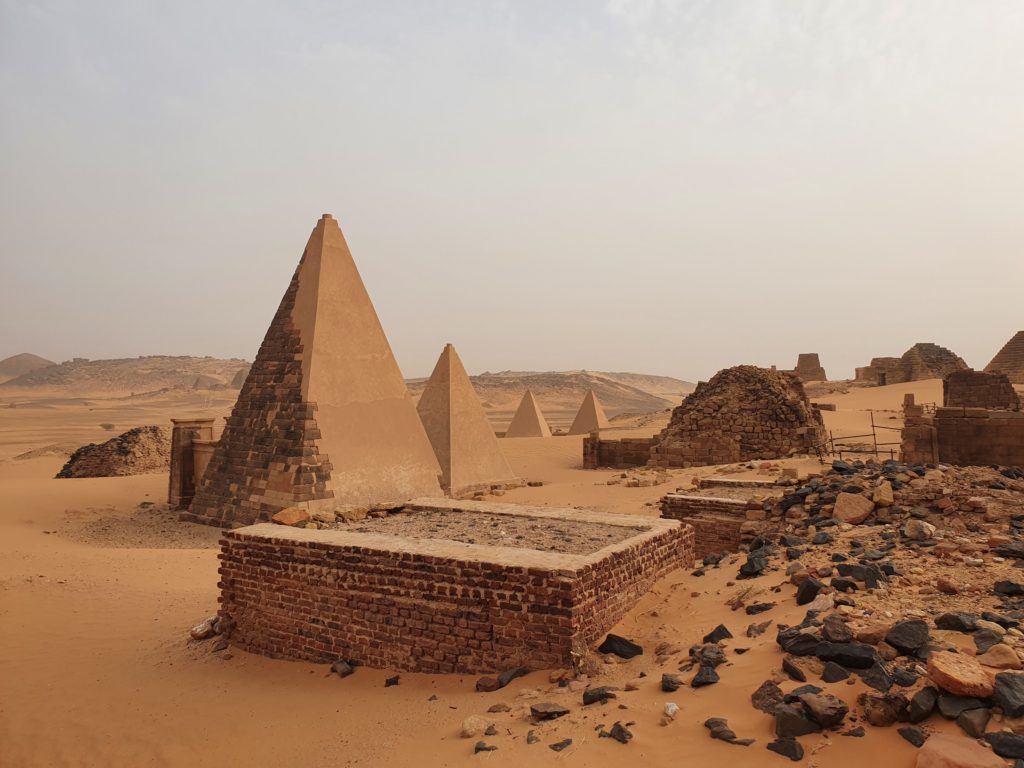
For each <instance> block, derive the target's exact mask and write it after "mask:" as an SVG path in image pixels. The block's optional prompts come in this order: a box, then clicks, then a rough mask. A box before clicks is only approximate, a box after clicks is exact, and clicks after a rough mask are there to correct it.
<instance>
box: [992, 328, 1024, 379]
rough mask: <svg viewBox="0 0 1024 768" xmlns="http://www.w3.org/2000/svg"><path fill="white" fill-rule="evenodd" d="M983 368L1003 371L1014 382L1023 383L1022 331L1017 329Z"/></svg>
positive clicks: (1023, 332) (1023, 333) (1023, 354)
mask: <svg viewBox="0 0 1024 768" xmlns="http://www.w3.org/2000/svg"><path fill="white" fill-rule="evenodd" d="M985 370H986V371H987V372H989V373H996V372H998V373H1005V374H1006V375H1007V377H1009V379H1010V381H1012V382H1013V383H1014V384H1024V331H1017V333H1016V334H1014V336H1013V338H1012V339H1010V340H1009V341H1008V342H1006V344H1005V345H1004V346H1003V348H1002V349H1001V350H999V353H998V354H997V355H996V356H995V357H993V358H992V362H991V363H989V364H988V365H986V366H985Z"/></svg>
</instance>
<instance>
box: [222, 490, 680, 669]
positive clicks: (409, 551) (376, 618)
mask: <svg viewBox="0 0 1024 768" xmlns="http://www.w3.org/2000/svg"><path fill="white" fill-rule="evenodd" d="M405 516H408V521H409V525H408V526H403V525H402V518H403V517H405ZM375 522H379V526H377V529H375V527H374V523H375ZM542 531H543V533H542ZM531 539H532V540H533V541H535V542H536V543H535V544H533V545H532V546H535V547H536V548H528V547H529V546H531V544H530V541H531ZM540 547H546V548H545V549H541V548H540ZM558 550H562V551H558ZM220 560H221V567H220V574H221V580H220V588H221V598H220V601H221V609H220V610H221V615H222V616H224V617H225V618H226V619H227V620H228V626H229V627H230V630H229V631H230V639H231V642H232V643H233V644H234V645H236V646H237V647H239V648H241V649H243V650H247V651H251V652H253V653H259V654H263V655H265V656H270V657H274V658H285V659H296V660H304V661H318V662H320V661H333V660H335V659H338V658H344V659H347V660H354V661H357V662H360V663H363V664H366V665H368V666H371V667H379V668H388V669H399V670H407V671H418V672H466V673H481V672H494V671H497V670H501V669H505V668H508V667H512V666H524V667H527V668H531V669H543V668H551V667H563V666H568V665H571V664H572V663H573V662H574V660H576V659H577V658H578V657H579V655H581V654H583V653H585V652H586V650H587V649H588V648H589V647H590V646H591V645H593V644H595V643H596V642H597V641H598V640H600V639H601V637H602V636H603V635H604V633H605V632H607V631H608V629H610V628H611V627H612V626H613V625H614V624H615V623H616V622H617V621H618V620H619V619H620V618H621V617H622V616H623V615H624V614H625V613H626V612H627V611H628V610H629V609H630V607H632V606H633V605H634V603H635V602H636V601H637V600H638V599H639V598H640V597H641V596H642V595H643V594H644V593H645V592H647V591H648V590H649V589H650V587H651V585H652V584H653V583H654V582H655V581H657V580H658V579H659V578H661V577H662V576H664V575H665V574H667V573H669V572H670V571H672V570H673V569H675V568H678V567H687V568H689V567H692V565H693V561H694V551H693V529H692V528H690V527H689V526H686V525H684V524H681V523H680V522H678V521H676V520H665V519H658V518H641V517H635V516H629V515H609V514H603V513H597V512H590V511H580V510H576V509H557V508H547V507H544V508H541V507H526V506H518V505H514V504H495V503H488V502H473V501H456V500H451V499H416V500H414V501H411V502H409V503H408V504H407V505H406V506H405V507H403V508H402V509H401V510H400V511H397V512H395V513H392V514H391V515H389V516H388V517H387V518H385V519H382V520H379V521H373V520H367V521H363V522H361V523H359V524H357V525H355V526H347V527H344V528H336V529H315V530H314V529H310V530H307V529H304V528H290V527H287V526H280V525H273V524H269V523H260V524H257V525H251V526H248V527H245V528H238V529H235V530H231V531H226V532H225V534H224V538H223V539H222V540H221V554H220Z"/></svg>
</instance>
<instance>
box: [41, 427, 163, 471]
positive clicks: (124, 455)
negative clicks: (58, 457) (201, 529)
mask: <svg viewBox="0 0 1024 768" xmlns="http://www.w3.org/2000/svg"><path fill="white" fill-rule="evenodd" d="M170 466H171V433H170V430H168V429H165V428H163V427H156V426H153V427H136V428H135V429H129V430H128V431H127V432H125V433H123V434H120V435H118V436H117V437H113V438H111V439H110V440H107V441H106V442H105V443H89V444H88V445H83V446H82V447H81V448H79V449H78V450H77V451H75V452H74V453H72V454H71V457H70V458H69V459H68V460H67V463H66V464H65V465H64V466H63V468H61V470H60V472H58V473H57V477H58V478H68V477H121V476H124V475H142V474H146V473H148V472H166V471H167V470H168V468H169V467H170Z"/></svg>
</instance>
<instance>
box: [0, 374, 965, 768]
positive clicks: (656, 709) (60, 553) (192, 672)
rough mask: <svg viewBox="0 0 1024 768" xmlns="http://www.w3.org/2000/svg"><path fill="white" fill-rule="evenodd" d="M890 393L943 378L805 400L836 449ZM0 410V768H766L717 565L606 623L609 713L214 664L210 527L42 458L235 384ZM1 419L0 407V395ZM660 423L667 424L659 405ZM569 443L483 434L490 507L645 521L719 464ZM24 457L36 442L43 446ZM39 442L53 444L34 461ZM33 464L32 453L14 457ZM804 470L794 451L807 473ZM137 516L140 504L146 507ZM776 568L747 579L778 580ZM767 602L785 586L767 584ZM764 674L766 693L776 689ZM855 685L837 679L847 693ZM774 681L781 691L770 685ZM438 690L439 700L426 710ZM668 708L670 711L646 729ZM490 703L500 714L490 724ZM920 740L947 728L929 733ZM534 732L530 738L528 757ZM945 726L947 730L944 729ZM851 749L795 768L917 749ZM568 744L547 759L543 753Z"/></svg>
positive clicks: (153, 488) (753, 644)
mask: <svg viewBox="0 0 1024 768" xmlns="http://www.w3.org/2000/svg"><path fill="white" fill-rule="evenodd" d="M906 392H913V393H914V394H915V395H916V397H917V400H918V402H934V401H936V400H938V399H940V397H941V382H938V381H924V382H916V383H913V384H901V385H894V386H890V387H882V388H875V389H857V390H852V391H851V392H850V393H849V394H843V395H833V396H829V397H821V398H816V399H817V400H819V401H822V402H834V403H835V404H836V406H837V410H836V411H835V412H825V414H824V415H825V419H826V426H827V427H828V428H829V429H830V430H832V431H833V433H834V434H835V435H836V436H840V435H846V434H858V433H861V432H864V431H865V429H864V427H865V425H866V424H868V423H869V420H870V416H869V413H868V409H875V418H876V422H884V423H886V424H892V425H893V426H899V421H898V419H896V418H895V417H896V416H897V415H898V408H899V405H900V403H901V402H902V400H903V395H904V393H906ZM3 397H4V400H3V401H2V402H0V489H2V498H3V506H2V509H0V665H2V666H0V764H2V765H4V766H12V767H14V766H18V767H20V766H57V765H66V766H85V765H95V766H122V765H123V766H135V765H139V766H141V765H153V766H183V765H190V766H205V765H211V766H213V765H217V766H221V765H236V764H247V765H252V766H291V765H296V766H299V765H301V766H328V765H330V766H336V765H362V766H376V765H394V766H404V765H410V766H411V765H430V766H451V765H463V764H467V763H469V764H471V763H472V761H481V762H484V761H485V762H486V763H487V764H491V765H522V764H524V763H526V764H530V765H534V764H536V765H572V764H575V765H587V766H602V765H616V764H622V763H623V761H626V762H628V763H641V762H642V763H645V764H649V765H665V766H668V765H681V764H682V765H694V766H712V765H719V764H721V763H723V762H725V761H729V760H733V761H737V760H738V761H741V764H742V765H751V766H758V765H780V764H782V763H781V762H780V761H783V758H781V757H779V756H777V755H775V754H773V753H771V752H768V751H767V750H765V749H764V747H763V745H764V744H765V743H767V742H768V741H770V740H771V738H772V735H771V723H772V719H771V718H770V717H768V716H766V715H764V714H762V713H761V712H758V711H757V710H755V709H753V708H752V707H751V706H750V694H751V692H753V691H754V690H755V689H756V688H757V686H758V685H759V684H760V683H761V682H762V681H763V680H765V679H767V678H768V677H770V676H771V674H772V673H773V672H777V668H778V664H779V661H780V658H781V657H780V655H779V654H778V652H777V649H776V648H775V646H774V642H773V638H774V631H769V632H768V633H766V635H764V636H762V637H760V638H757V639H756V640H747V639H746V638H744V637H743V636H742V632H743V629H744V627H745V626H746V625H747V624H748V623H750V618H749V617H747V616H744V615H742V612H740V613H734V612H733V611H731V610H730V609H729V608H728V607H727V606H726V605H725V601H726V599H727V598H728V597H729V596H730V595H731V594H732V593H733V592H734V591H735V589H736V588H735V587H729V586H727V585H726V583H727V582H728V581H729V580H730V578H731V577H733V576H734V575H735V568H734V567H723V568H721V569H716V570H712V571H709V574H708V575H707V576H705V577H703V578H701V579H697V578H695V577H693V576H691V575H689V574H688V573H687V572H685V571H676V572H675V573H674V574H673V575H671V576H669V577H667V578H665V579H663V580H662V581H661V582H659V583H658V584H657V586H656V588H655V589H654V590H652V591H651V592H650V594H648V595H647V596H646V597H645V598H644V599H643V600H642V601H641V602H640V603H639V604H638V605H637V606H636V607H635V608H634V609H633V610H632V611H630V613H629V614H628V615H627V616H626V617H625V618H624V619H623V620H622V622H620V624H619V625H618V627H617V628H615V629H614V630H613V631H614V632H617V633H618V634H622V635H624V636H626V637H629V638H632V639H634V640H636V641H637V642H639V643H641V644H642V645H643V646H644V647H645V648H647V649H648V650H647V653H646V654H645V655H644V656H641V657H638V658H635V659H633V660H631V661H628V662H623V663H621V664H612V665H603V668H602V669H601V672H600V674H599V675H598V676H597V677H596V678H595V679H593V680H592V682H594V683H595V684H601V685H617V686H622V685H623V683H624V682H625V681H626V680H629V679H631V678H635V677H637V676H638V675H639V674H640V673H641V672H646V673H647V675H648V678H647V682H646V684H645V685H643V686H641V689H640V690H638V691H635V692H628V693H620V695H619V698H618V699H617V700H613V701H612V702H610V703H608V704H607V705H593V706H591V707H588V708H586V709H584V708H581V707H580V706H578V705H579V702H578V696H579V694H578V693H571V692H569V691H568V689H565V688H558V687H556V686H554V685H552V684H551V683H550V682H549V678H548V672H535V673H532V674H530V675H529V676H527V677H525V678H521V679H519V680H516V681H514V682H513V683H512V684H511V685H510V686H508V687H507V688H505V689H503V690H500V691H497V692H494V693H477V692H475V691H474V683H475V677H473V676H465V675H450V676H435V675H424V674H408V673H403V674H402V675H401V678H400V684H399V685H398V686H394V687H388V688H385V687H384V680H385V678H387V677H389V676H390V675H391V674H393V673H392V672H389V671H388V670H375V669H367V668H360V669H358V670H357V672H356V674H354V675H353V676H351V677H348V678H345V679H339V678H338V677H337V676H335V675H332V674H330V671H329V669H328V668H327V667H326V666H324V665H314V664H305V663H296V662H287V661H273V660H270V659H266V658H261V657H258V656H253V655H249V654H246V653H244V652H240V651H234V650H233V651H229V652H228V653H227V654H214V653H212V652H211V650H210V645H209V644H197V643H195V642H193V641H190V640H189V636H188V630H189V628H190V627H191V626H193V625H194V624H196V623H198V622H199V621H201V620H203V619H204V618H206V617H207V616H209V615H211V614H213V613H214V612H215V611H216V610H217V595H218V589H217V551H218V549H217V548H218V538H219V532H218V531H217V530H215V529H213V528H209V527H204V526H196V525H190V524H184V523H179V522H177V520H176V519H175V517H174V515H173V514H171V513H169V512H167V511H164V510H162V509H161V506H160V505H161V504H162V503H163V502H164V501H165V500H166V492H167V488H166V485H167V477H166V475H164V474H151V475H140V476H134V477H124V478H101V479H75V480H54V479H52V478H53V475H54V474H55V473H56V472H57V470H58V469H59V468H60V466H61V464H62V462H63V461H64V458H65V455H66V454H61V453H59V452H52V453H51V452H48V451H47V450H46V448H47V446H53V445H57V446H61V445H66V446H72V447H73V446H77V445H80V444H82V443H84V442H87V441H90V440H101V439H106V437H109V436H110V434H111V433H110V432H109V431H108V430H105V429H103V428H102V427H100V426H99V424H100V423H104V422H109V423H114V424H116V425H117V428H118V430H119V431H120V430H121V429H122V428H124V429H127V428H128V427H130V426H136V425H143V424H166V423H168V420H169V419H170V418H171V417H172V416H175V417H181V416H201V415H210V416H220V415H223V414H225V413H226V412H227V410H228V409H229V408H230V405H231V401H232V399H233V395H232V393H222V395H221V396H219V397H211V395H210V394H209V393H187V392H186V393H181V392H178V393H176V394H172V395H163V396H152V397H148V398H127V397H125V398H123V399H122V398H120V397H119V396H118V397H112V396H110V394H109V393H107V394H105V395H104V396H84V397H80V398H69V397H67V396H66V394H62V393H60V392H56V391H55V392H45V391H44V392H40V391H38V390H33V391H32V393H31V395H30V396H29V395H26V394H25V393H5V394H4V395H3ZM12 401H14V402H16V403H18V406H17V407H15V408H8V407H5V406H6V405H8V403H10V402H12ZM665 418H667V414H665ZM662 425H663V419H662V420H658V419H655V420H654V421H651V422H649V423H647V424H646V425H645V426H644V427H641V428H634V429H613V430H611V431H609V433H608V434H609V435H611V436H625V435H636V436H640V435H650V434H653V433H654V432H655V431H657V430H658V429H660V427H661V426H662ZM581 440H582V438H581V437H578V436H574V437H563V436H556V437H553V438H519V439H512V440H502V441H501V444H502V447H503V449H504V450H505V452H506V454H507V456H508V459H509V462H510V463H511V465H512V468H513V470H514V471H515V472H516V473H517V474H518V475H520V476H521V477H524V478H528V479H531V480H542V481H544V485H543V486H540V487H524V488H518V489H513V490H510V491H508V492H507V493H506V494H505V496H504V498H503V501H513V502H523V503H528V504H540V505H560V506H561V505H576V506H581V507H590V508H593V509H596V510H599V511H609V512H619V513H627V514H635V515H641V516H643V515H647V516H654V515H657V509H656V506H655V504H656V502H657V500H658V498H659V497H660V496H661V495H663V494H664V493H665V492H666V491H667V490H671V489H672V488H673V487H674V485H673V484H685V483H686V482H688V481H689V479H690V478H692V477H693V476H700V475H705V474H710V473H714V472H716V468H714V467H705V468H701V469H696V470H673V471H672V472H670V473H669V482H668V484H663V485H661V486H655V487H641V488H634V487H625V486H623V485H608V484H607V481H608V480H609V479H612V478H613V477H615V475H616V474H618V473H616V472H613V471H605V470H599V471H585V470H582V469H580V468H579V466H580V456H581ZM40 449H43V450H40ZM53 450H54V451H58V450H59V449H53ZM26 452H31V453H30V455H32V454H38V455H34V456H33V457H31V458H21V459H15V458H14V457H15V456H16V455H20V454H25V453H26ZM808 461H809V462H810V464H811V465H813V464H816V461H815V460H803V463H804V464H805V465H806V464H807V463H808ZM151 504H152V505H154V506H153V507H150V506H149V505H151ZM781 581H782V579H781V578H780V575H779V574H774V575H765V576H762V577H760V578H758V579H755V580H754V581H753V582H748V584H750V583H754V584H763V585H764V586H769V587H772V586H775V585H776V584H778V583H781ZM781 589H782V594H783V596H786V595H788V594H790V593H791V592H792V590H793V587H792V586H790V585H789V584H788V583H786V584H784V585H783V586H782V588H781ZM802 614H803V609H802V608H800V607H797V606H796V605H795V604H794V603H793V602H792V601H791V600H782V601H780V605H779V607H778V608H777V609H775V610H774V611H772V613H771V614H769V617H770V618H772V619H773V620H775V621H776V622H790V623H795V622H797V621H799V617H801V616H802ZM719 623H725V624H726V625H727V626H730V627H731V628H732V630H733V634H734V635H736V636H737V639H736V640H735V641H732V644H733V645H735V646H748V647H749V648H750V651H749V652H748V653H746V654H744V655H742V656H738V655H730V663H729V666H727V667H724V668H723V669H722V682H721V683H719V684H718V685H715V686H711V687H708V688H701V689H699V690H691V689H690V688H688V687H685V686H684V688H681V689H680V690H679V691H677V692H676V693H674V694H665V693H662V692H661V691H660V689H659V687H658V684H657V680H658V678H659V677H660V673H661V672H662V671H674V668H673V667H671V666H669V667H666V668H665V669H662V668H660V667H659V666H658V665H657V664H656V662H655V660H654V657H653V652H652V651H653V648H654V646H656V645H657V643H659V642H661V641H670V642H674V643H677V644H679V645H681V646H683V647H684V648H686V647H689V646H690V645H691V644H692V643H695V642H699V641H700V639H701V637H702V636H703V635H704V634H705V633H707V632H708V631H709V630H710V629H712V628H713V627H714V626H716V625H717V624H719ZM795 685H796V684H795V683H788V682H787V683H783V687H784V688H786V686H789V687H795ZM862 687H863V686H862V683H860V682H858V683H857V684H856V685H855V686H851V690H850V692H849V693H850V695H849V696H846V698H847V700H849V701H852V700H853V699H854V698H855V694H856V693H857V692H858V691H859V690H861V689H862ZM786 689H787V690H788V688H786ZM433 697H436V698H433ZM536 697H539V700H553V701H560V702H566V703H569V702H571V703H572V705H573V706H572V713H571V714H570V715H568V716H567V717H565V718H562V719H560V720H556V721H553V722H550V723H544V724H541V725H538V726H532V725H529V724H527V723H526V722H525V721H524V720H523V719H522V717H521V715H520V714H517V712H516V707H515V705H516V704H517V703H518V704H522V703H523V702H524V701H525V702H527V703H529V702H530V701H536V700H538V698H536ZM667 701H673V702H675V703H676V704H678V705H679V707H680V713H679V714H678V715H677V717H676V719H675V721H674V722H671V723H670V724H668V725H665V726H663V725H661V724H660V721H661V716H662V710H663V707H664V705H665V703H666V702H667ZM496 703H507V704H509V705H513V711H512V712H510V713H497V714H492V715H487V709H488V708H489V707H490V706H491V705H493V704H496ZM472 714H480V715H486V716H487V717H489V718H491V719H493V721H494V722H495V724H496V725H497V728H498V732H497V735H496V736H493V737H490V738H489V739H488V741H489V742H490V743H492V744H494V745H495V746H497V747H498V749H497V750H496V751H494V752H489V753H482V754H478V755H474V754H473V745H474V743H475V741H476V740H475V739H465V738H461V737H460V733H459V730H460V724H461V722H462V721H463V719H464V718H466V717H467V716H469V715H472ZM712 716H718V717H725V718H727V719H728V720H729V723H730V726H731V727H732V728H733V729H734V730H735V731H736V732H737V733H738V734H739V735H740V736H745V737H751V738H755V739H757V740H758V743H757V744H755V745H754V746H752V747H750V748H747V749H744V748H742V747H737V746H733V745H730V744H727V743H724V742H721V741H715V740H712V739H710V738H708V735H707V732H706V730H705V729H704V728H703V727H702V722H703V721H704V720H705V719H706V718H708V717H712ZM617 720H621V721H622V722H633V723H635V725H633V726H631V729H632V731H633V733H634V739H633V741H632V742H631V743H630V744H629V745H628V746H623V745H621V744H619V743H617V742H615V741H613V740H611V739H603V738H598V736H597V733H596V731H595V728H596V727H597V726H598V725H601V724H603V725H605V726H610V725H611V723H612V722H614V721H617ZM938 727H939V728H945V727H946V725H945V724H943V723H940V724H939V726H938ZM528 729H532V730H534V731H535V733H536V734H537V735H538V736H539V737H540V743H538V744H533V745H528V744H527V743H526V740H525V735H526V732H527V730H528ZM951 730H955V726H953V727H952V729H951ZM869 736H870V738H859V739H858V738H849V737H841V736H810V737H805V738H804V739H803V742H804V744H805V747H806V748H807V750H808V757H807V758H805V761H806V762H807V764H813V765H817V766H822V767H824V766H837V767H838V766H855V765H857V766H860V765H865V764H875V765H885V766H894V767H899V766H908V767H909V766H912V765H913V764H914V759H915V750H914V748H913V747H911V746H910V745H909V744H907V743H906V742H905V741H903V740H902V739H901V738H900V737H899V736H898V735H897V734H896V731H895V729H894V728H888V729H883V728H875V729H872V730H871V732H870V734H869ZM564 738H572V740H573V744H572V746H570V747H569V748H567V749H565V750H564V751H562V752H558V753H556V752H554V751H552V750H550V749H548V746H547V745H549V744H551V743H554V742H556V741H559V740H561V739H564Z"/></svg>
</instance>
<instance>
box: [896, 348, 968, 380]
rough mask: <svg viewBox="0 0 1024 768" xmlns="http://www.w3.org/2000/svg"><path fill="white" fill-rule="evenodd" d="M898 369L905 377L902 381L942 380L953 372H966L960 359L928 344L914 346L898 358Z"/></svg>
mask: <svg viewBox="0 0 1024 768" xmlns="http://www.w3.org/2000/svg"><path fill="white" fill-rule="evenodd" d="M900 367H901V368H902V370H903V375H904V377H905V378H904V379H903V381H922V380H924V379H944V378H946V376H948V375H949V374H951V373H953V372H954V371H966V370H968V366H967V363H965V362H964V361H963V359H962V358H960V357H958V356H957V355H955V354H953V353H952V352H950V351H949V350H948V349H946V348H945V347H940V346H939V345H938V344H929V343H919V344H915V345H914V346H912V347H911V348H910V349H908V350H907V351H906V352H904V353H903V356H902V357H901V358H900ZM889 383H890V384H893V383H895V382H892V381H890V382H889Z"/></svg>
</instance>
